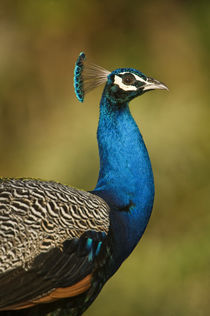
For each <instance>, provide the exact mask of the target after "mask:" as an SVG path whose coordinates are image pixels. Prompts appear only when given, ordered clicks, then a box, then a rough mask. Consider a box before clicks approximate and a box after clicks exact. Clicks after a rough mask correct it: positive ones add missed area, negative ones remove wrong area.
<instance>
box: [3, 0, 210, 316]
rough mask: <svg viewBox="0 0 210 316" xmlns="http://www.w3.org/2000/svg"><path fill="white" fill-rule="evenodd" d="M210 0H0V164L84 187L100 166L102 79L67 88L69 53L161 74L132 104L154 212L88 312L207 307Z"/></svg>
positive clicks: (123, 315) (6, 172)
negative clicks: (79, 89)
mask: <svg viewBox="0 0 210 316" xmlns="http://www.w3.org/2000/svg"><path fill="white" fill-rule="evenodd" d="M209 21H210V2H209V1H208V2H207V1H202V0H201V1H163V0H159V1H154V0H150V1H135V0H133V1H123V0H116V1H113V0H106V1H97V0H89V1H87V0H83V1H78V0H74V1H73V0H72V1H71V0H69V1H68V0H27V1H14V0H13V1H11V0H5V1H2V0H1V2H0V147H1V154H0V175H1V176H4V177H34V178H41V179H46V180H56V181H59V182H62V183H66V184H71V185H73V186H76V187H80V188H83V189H86V190H90V189H92V188H93V187H94V185H95V183H96V180H97V174H98V165H99V161H98V151H97V142H96V136H95V133H96V128H97V121H98V104H99V100H100V96H101V93H102V88H101V87H100V88H98V89H96V90H95V91H93V92H91V93H90V94H88V95H87V97H86V100H85V102H84V103H83V104H81V103H79V102H78V101H77V100H76V98H75V95H74V92H73V86H72V79H73V68H74V63H75V60H76V58H77V56H78V54H79V52H80V51H85V52H86V54H87V56H88V60H89V61H92V62H94V63H96V64H99V65H101V66H103V67H104V68H107V69H108V70H113V69H115V68H117V67H124V66H127V67H129V66H131V67H134V68H137V69H139V70H141V71H142V72H144V73H145V74H147V75H150V76H152V77H154V78H156V79H158V80H160V81H163V82H164V83H166V84H167V85H168V86H169V88H170V92H169V93H166V92H164V91H154V92H151V93H148V94H145V95H143V96H142V97H140V98H138V99H136V100H134V101H133V102H132V104H131V111H132V113H133V115H134V117H135V119H136V121H137V123H138V125H139V126H140V129H141V131H142V133H143V135H144V139H145V141H146V144H147V147H148V150H149V153H150V157H151V160H152V165H153V170H154V176H155V183H156V199H155V205H154V211H153V215H152V217H151V221H150V223H149V226H148V228H147V230H146V233H145V235H144V237H143V239H142V240H141V242H140V244H139V246H138V247H137V249H136V250H135V251H134V253H133V254H132V255H131V256H130V258H128V260H127V261H126V262H125V263H124V264H123V266H122V267H121V269H120V270H119V271H118V273H117V274H116V275H115V276H114V277H113V278H112V279H111V280H110V281H109V282H108V283H107V284H106V285H105V287H104V289H103V291H102V292H101V294H100V295H99V297H98V299H97V300H96V301H95V303H94V304H93V305H92V306H91V307H90V309H89V310H88V311H87V312H86V313H85V315H86V316H90V315H91V316H96V315H101V316H105V315H120V316H127V315H129V316H138V315H144V316H151V315H163V316H169V315H181V316H182V315H183V316H188V315H190V316H201V315H210V271H209V270H210V245H209V244H210V184H209V179H210V164H209V160H210V159H209V158H210V142H209V140H210V127H209V124H210V123H209V122H210V104H209V88H210V87H209V66H210V58H209V49H210V22H209Z"/></svg>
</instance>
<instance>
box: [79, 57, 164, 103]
mask: <svg viewBox="0 0 210 316" xmlns="http://www.w3.org/2000/svg"><path fill="white" fill-rule="evenodd" d="M103 83H106V86H105V89H104V93H105V95H106V97H107V98H108V99H110V101H111V102H112V103H113V104H115V103H116V104H123V103H127V102H129V101H131V100H132V99H134V98H135V97H137V96H139V95H141V94H143V93H145V92H147V91H150V90H154V89H166V90H168V88H167V86H166V85H165V84H163V83H162V82H159V81H157V80H155V79H153V78H150V77H147V76H146V75H144V74H143V73H142V72H140V71H138V70H135V69H133V68H119V69H116V70H114V71H112V72H109V71H108V70H106V69H104V68H102V67H99V66H97V65H93V64H92V65H86V64H85V54H84V53H81V54H80V55H79V58H78V59H77V62H76V66H75V71H74V88H75V93H76V96H77V98H78V99H79V101H81V102H83V100H84V96H85V94H86V93H87V92H88V91H90V90H92V89H94V88H95V87H97V86H99V85H101V84H103Z"/></svg>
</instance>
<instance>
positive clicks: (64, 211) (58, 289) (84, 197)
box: [0, 53, 167, 316]
mask: <svg viewBox="0 0 210 316" xmlns="http://www.w3.org/2000/svg"><path fill="white" fill-rule="evenodd" d="M104 82H106V85H105V88H104V92H103V95H102V98H101V102H100V118H99V125H98V131H97V139H98V146H99V155H100V171H99V177H98V182H97V185H96V187H95V189H94V190H93V191H91V192H85V191H82V190H77V189H73V188H71V187H69V186H65V185H62V184H59V183H56V182H46V181H40V180H34V179H1V180H0V288H1V292H0V315H2V316H3V315H5V316H6V315H8V316H9V315H46V314H47V313H51V315H57V316H58V315H62V316H63V315H74V316H79V315H81V314H82V313H83V312H84V311H85V310H86V309H87V307H88V306H89V305H90V304H91V303H92V302H93V300H94V299H95V298H96V296H97V295H98V294H99V292H100V290H101V288H102V287H103V285H104V284H105V282H106V281H107V280H108V279H109V278H110V277H111V276H112V275H113V274H114V273H115V272H116V270H117V269H118V268H119V267H120V265H121V264H122V262H123V261H124V260H125V259H126V258H127V257H128V256H129V254H130V253H131V252H132V250H133V249H134V247H135V246H136V244H137V243H138V241H139V239H140V238H141V236H142V234H143V233H144V230H145V228H146V226H147V223H148V221H149V218H150V215H151V211H152V206H153V200H154V181H153V173H152V168H151V163H150V159H149V155H148V152H147V149H146V147H145V144H144V141H143V138H142V136H141V134H140V131H139V129H138V127H137V125H136V123H135V121H134V119H133V117H132V115H131V113H130V110H129V106H128V103H129V101H131V100H132V99H133V98H135V97H137V96H139V95H141V94H143V93H144V92H145V91H149V90H152V89H167V87H166V86H165V85H164V84H162V83H160V82H158V81H156V80H154V79H151V78H149V77H146V76H145V75H144V74H142V73H141V72H139V71H137V70H135V69H132V68H121V69H117V70H115V71H113V72H109V71H107V70H105V69H103V68H101V67H98V66H96V65H91V66H86V65H85V55H84V53H81V54H80V56H79V58H78V60H77V62H76V66H75V76H74V85H75V92H76V95H77V97H78V99H79V100H80V101H83V99H84V96H85V94H86V92H87V91H88V90H91V89H92V88H94V87H96V86H97V85H99V84H102V83H104Z"/></svg>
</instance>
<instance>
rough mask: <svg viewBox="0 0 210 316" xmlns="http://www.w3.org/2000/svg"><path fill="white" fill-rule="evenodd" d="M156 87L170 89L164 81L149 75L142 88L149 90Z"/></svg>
mask: <svg viewBox="0 0 210 316" xmlns="http://www.w3.org/2000/svg"><path fill="white" fill-rule="evenodd" d="M154 89H161V90H169V89H168V87H167V86H166V85H165V84H164V83H162V82H160V81H158V80H156V79H153V78H150V77H147V80H146V82H145V85H144V86H143V89H142V90H143V91H148V90H154Z"/></svg>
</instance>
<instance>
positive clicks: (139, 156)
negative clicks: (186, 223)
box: [94, 88, 154, 266]
mask: <svg viewBox="0 0 210 316" xmlns="http://www.w3.org/2000/svg"><path fill="white" fill-rule="evenodd" d="M97 137H98V146H99V155H100V172H99V178H98V183H97V185H96V188H95V190H94V193H95V194H97V195H99V196H101V197H102V198H103V199H104V200H105V201H106V202H107V203H108V204H109V205H110V207H111V214H110V217H111V225H112V227H111V231H112V235H113V247H114V248H115V249H114V251H113V254H114V256H115V257H114V260H115V262H116V265H117V266H119V265H120V264H121V263H122V261H123V260H124V259H125V258H126V257H127V256H128V255H129V254H130V253H131V251H132V250H133V248H134V247H135V246H136V244H137V243H138V241H139V239H140V238H141V236H142V234H143V233H144V230H145V228H146V226H147V223H148V220H149V218H150V215H151V211H152V206H153V200H154V182H153V173H152V168H151V163H150V159H149V156H148V152H147V149H146V147H145V144H144V141H143V138H142V136H141V134H140V131H139V129H138V127H137V125H136V123H135V121H134V119H133V117H132V115H131V113H130V110H129V107H128V103H121V104H116V102H112V99H111V98H109V95H108V94H107V91H106V88H105V90H104V93H103V96H102V99H101V103H100V119H99V126H98V133H97Z"/></svg>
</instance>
